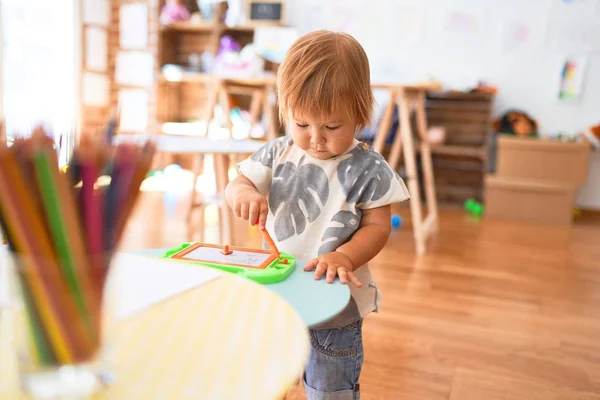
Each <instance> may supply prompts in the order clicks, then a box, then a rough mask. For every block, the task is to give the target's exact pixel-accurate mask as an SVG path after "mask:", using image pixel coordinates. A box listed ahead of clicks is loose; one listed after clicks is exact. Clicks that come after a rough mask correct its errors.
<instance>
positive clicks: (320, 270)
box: [315, 262, 327, 280]
mask: <svg viewBox="0 0 600 400" xmlns="http://www.w3.org/2000/svg"><path fill="white" fill-rule="evenodd" d="M325 272H327V263H322V262H320V263H318V264H317V268H316V269H315V279H316V280H319V279H321V278H322V277H323V274H325Z"/></svg>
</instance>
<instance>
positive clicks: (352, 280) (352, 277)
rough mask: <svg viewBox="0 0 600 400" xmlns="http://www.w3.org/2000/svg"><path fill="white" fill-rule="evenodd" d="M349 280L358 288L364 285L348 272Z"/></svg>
mask: <svg viewBox="0 0 600 400" xmlns="http://www.w3.org/2000/svg"><path fill="white" fill-rule="evenodd" d="M348 280H349V281H350V283H352V284H353V285H354V286H356V287H357V288H359V287H362V283H360V281H359V280H358V278H357V277H356V275H354V273H352V272H350V271H348Z"/></svg>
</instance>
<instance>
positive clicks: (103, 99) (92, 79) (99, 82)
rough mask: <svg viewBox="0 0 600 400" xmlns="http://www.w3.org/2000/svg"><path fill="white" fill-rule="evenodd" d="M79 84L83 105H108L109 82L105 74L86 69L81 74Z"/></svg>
mask: <svg viewBox="0 0 600 400" xmlns="http://www.w3.org/2000/svg"><path fill="white" fill-rule="evenodd" d="M81 86H82V101H83V105H85V106H91V107H104V106H107V105H108V103H109V101H110V100H109V94H110V83H109V81H108V76H107V75H105V74H97V73H93V72H87V71H86V72H84V73H83V75H82V85H81Z"/></svg>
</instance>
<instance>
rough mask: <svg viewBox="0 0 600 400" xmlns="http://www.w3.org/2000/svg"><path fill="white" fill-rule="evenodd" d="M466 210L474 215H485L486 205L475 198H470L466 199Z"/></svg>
mask: <svg viewBox="0 0 600 400" xmlns="http://www.w3.org/2000/svg"><path fill="white" fill-rule="evenodd" d="M465 210H466V211H467V212H469V213H471V214H472V215H475V216H477V217H480V216H481V215H483V211H484V207H483V204H481V203H480V202H478V201H477V200H475V199H468V200H466V201H465Z"/></svg>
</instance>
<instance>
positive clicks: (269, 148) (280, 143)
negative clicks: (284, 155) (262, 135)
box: [250, 136, 291, 168]
mask: <svg viewBox="0 0 600 400" xmlns="http://www.w3.org/2000/svg"><path fill="white" fill-rule="evenodd" d="M288 140H289V141H290V142H291V138H290V137H286V136H283V137H280V138H278V139H275V140H271V141H270V142H268V143H267V144H265V145H264V146H263V147H261V148H260V149H258V151H257V152H256V153H254V154H252V156H251V157H250V159H251V160H252V161H256V162H259V163H261V164H262V165H264V166H265V167H267V168H273V160H274V159H275V157H276V156H278V155H279V154H281V151H282V150H283V149H284V148H285V145H286V141H288Z"/></svg>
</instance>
